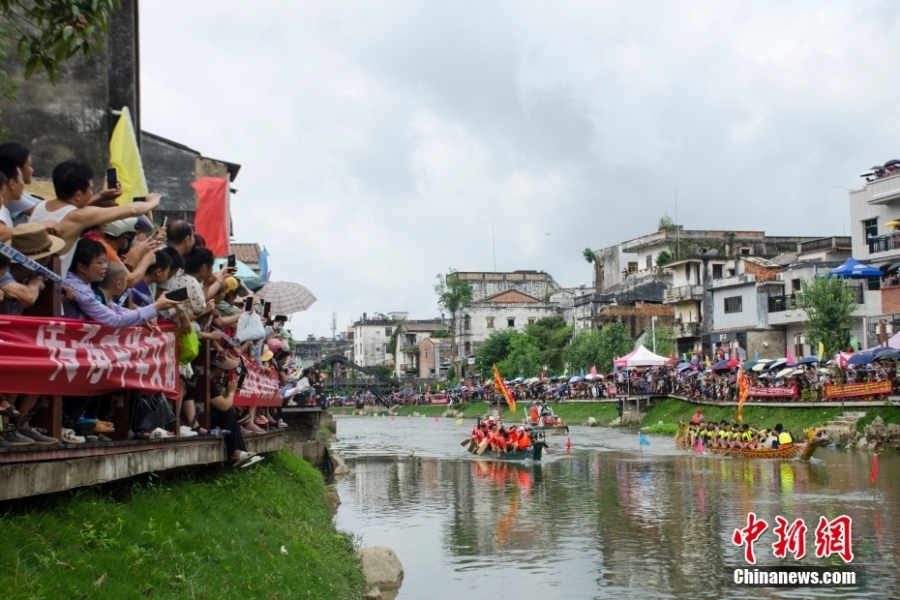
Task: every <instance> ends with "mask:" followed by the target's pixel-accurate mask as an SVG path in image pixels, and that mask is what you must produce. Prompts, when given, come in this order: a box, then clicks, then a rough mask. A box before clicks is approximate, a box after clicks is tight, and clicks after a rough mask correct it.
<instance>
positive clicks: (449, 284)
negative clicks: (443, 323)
mask: <svg viewBox="0 0 900 600" xmlns="http://www.w3.org/2000/svg"><path fill="white" fill-rule="evenodd" d="M455 274H456V269H450V272H449V273H447V274H446V275H437V276H436V277H437V280H438V281H437V283H436V284H434V293H435V294H437V297H438V308H440V309H441V310H442V311H444V312H448V313H450V332H451V334H452V336H453V338H454V342H453V344H452V346H453V347H452V348H451V349H450V352H451V354H452V355H453V356H456V354H457V353H456V350H455V346H456V342H455V338H456V312H457V311H458V310H459V309H460V308H462V305H463V304H465V303H466V302H471V301H472V284H470V283H469V282H468V281H465V280H462V279H460V278H459V277H456V275H455Z"/></svg>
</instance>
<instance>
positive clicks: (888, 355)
mask: <svg viewBox="0 0 900 600" xmlns="http://www.w3.org/2000/svg"><path fill="white" fill-rule="evenodd" d="M897 358H900V352H897V351H896V350H894V349H893V348H889V349H888V351H887V352H879V353H878V354H876V355H875V360H877V361H882V360H896V359H897Z"/></svg>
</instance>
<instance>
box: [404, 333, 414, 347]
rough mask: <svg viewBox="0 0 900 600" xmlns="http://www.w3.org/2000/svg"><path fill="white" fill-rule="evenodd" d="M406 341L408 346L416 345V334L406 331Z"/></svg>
mask: <svg viewBox="0 0 900 600" xmlns="http://www.w3.org/2000/svg"><path fill="white" fill-rule="evenodd" d="M406 343H407V344H408V345H410V346H415V345H416V334H414V333H407V334H406Z"/></svg>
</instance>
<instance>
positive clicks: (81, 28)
mask: <svg viewBox="0 0 900 600" xmlns="http://www.w3.org/2000/svg"><path fill="white" fill-rule="evenodd" d="M120 5H121V4H120V0H31V1H30V2H21V0H0V47H2V50H3V52H4V53H5V51H6V49H7V48H8V47H9V46H10V45H12V46H14V47H15V51H16V58H18V59H19V60H20V61H22V62H23V63H24V64H25V73H24V75H25V79H29V78H31V76H32V75H34V74H35V73H40V72H41V71H44V72H46V73H47V75H48V76H49V77H50V81H54V82H55V81H56V73H57V70H58V69H59V65H60V64H61V63H63V62H65V61H66V60H68V59H70V58H72V57H73V56H75V55H77V54H79V53H80V54H82V55H83V56H90V55H91V54H92V53H93V52H95V51H97V50H99V49H101V48H102V47H103V42H104V39H105V36H106V33H108V31H109V17H110V15H111V14H112V12H113V11H114V10H116V9H118V8H119V7H120ZM17 89H18V85H17V84H16V83H15V82H14V81H13V80H12V79H11V78H10V77H9V75H8V73H6V72H5V71H0V93H2V94H3V95H4V96H6V97H7V98H13V97H15V94H16V91H17Z"/></svg>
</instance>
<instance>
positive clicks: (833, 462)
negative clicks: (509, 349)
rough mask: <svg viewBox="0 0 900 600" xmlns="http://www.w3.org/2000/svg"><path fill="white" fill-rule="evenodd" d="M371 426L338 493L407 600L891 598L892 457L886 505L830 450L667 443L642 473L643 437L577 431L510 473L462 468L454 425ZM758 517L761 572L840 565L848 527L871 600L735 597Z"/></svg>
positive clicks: (350, 525)
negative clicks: (827, 548)
mask: <svg viewBox="0 0 900 600" xmlns="http://www.w3.org/2000/svg"><path fill="white" fill-rule="evenodd" d="M373 421H374V419H355V420H352V419H342V420H340V422H339V428H340V432H341V435H342V436H343V437H344V438H345V439H346V440H347V441H345V442H343V443H342V444H341V446H342V447H343V449H344V450H345V451H346V452H347V453H348V455H349V456H354V455H355V456H356V458H355V459H354V460H352V461H351V469H352V473H351V475H350V476H348V477H347V478H346V479H345V480H344V481H342V483H341V484H340V486H339V491H340V494H341V498H342V500H343V504H342V506H341V508H340V510H339V512H338V525H339V526H340V527H342V528H344V529H349V530H352V531H354V532H356V533H359V534H362V535H363V537H364V540H365V543H367V544H379V545H380V544H383V545H388V546H391V547H393V548H394V549H395V550H396V551H397V554H398V555H399V556H400V558H401V560H402V561H403V564H404V567H405V570H406V578H405V580H404V583H403V588H402V590H401V592H400V596H399V598H400V599H401V600H402V599H403V598H408V599H417V598H434V599H443V598H448V599H449V598H453V599H454V600H456V599H457V598H459V597H460V595H461V594H467V595H468V597H471V598H486V597H495V598H512V597H514V596H515V597H520V596H521V595H522V594H529V597H531V595H532V594H539V597H540V598H542V599H543V598H547V599H549V598H623V597H630V598H741V597H748V596H750V595H752V596H760V595H761V596H764V597H778V598H781V597H784V598H818V597H846V598H859V597H872V598H883V597H890V596H891V595H892V593H891V592H890V591H889V590H892V589H893V584H894V581H895V574H894V571H895V564H896V561H897V550H898V547H897V539H898V534H900V518H898V517H900V508H898V507H900V504H898V500H900V498H898V495H900V494H898V490H897V488H896V486H894V485H893V484H892V483H889V482H893V481H896V477H897V475H898V471H900V462H898V460H897V458H896V457H895V456H893V455H892V456H884V457H881V462H880V464H879V469H880V474H879V485H878V488H877V490H876V491H875V494H876V495H875V499H874V500H873V486H871V485H870V484H869V482H868V464H869V463H868V461H869V460H870V458H869V457H868V456H866V455H858V454H854V453H848V452H839V451H828V450H826V451H823V452H821V455H818V454H817V458H816V459H814V460H813V461H812V462H809V463H802V462H799V461H773V462H763V461H749V460H736V459H728V458H720V457H706V456H698V455H696V454H689V453H684V452H680V451H677V450H674V448H672V446H671V442H670V441H669V440H667V439H664V438H656V437H654V438H652V445H651V447H649V448H644V451H643V458H641V455H640V454H639V452H638V450H639V449H638V448H637V447H635V443H634V442H635V440H634V439H633V437H634V436H633V435H626V434H623V433H620V432H617V431H611V430H602V431H597V430H580V431H577V432H576V434H575V436H574V442H575V447H574V448H573V452H572V454H571V455H566V454H565V453H564V450H562V449H558V450H556V451H555V452H553V453H551V455H550V456H549V457H548V459H547V460H546V461H545V462H543V463H541V464H537V465H532V464H514V463H498V462H492V461H481V460H473V459H471V458H469V457H468V455H464V454H462V453H461V451H460V454H457V453H456V451H455V450H456V449H458V448H459V439H460V434H461V432H463V429H462V428H460V427H454V426H453V425H452V423H445V422H443V421H442V422H441V423H433V422H429V423H427V424H426V423H422V422H416V421H413V422H403V421H398V422H397V423H396V424H393V425H391V426H390V427H385V424H384V423H377V422H373ZM356 436H359V437H356ZM557 445H558V446H562V444H559V443H558V444H557ZM379 453H380V454H382V455H380V456H378V455H376V454H379ZM751 510H752V511H754V512H755V513H756V514H757V516H758V517H759V518H762V519H765V520H766V521H767V522H768V523H769V526H770V527H769V530H768V531H767V532H766V533H765V534H763V536H762V538H761V539H760V541H759V542H757V544H756V555H757V560H758V563H759V564H760V565H790V566H795V565H798V564H803V565H829V564H831V565H841V564H843V563H842V562H841V561H840V559H839V558H837V557H832V558H831V559H816V558H815V553H814V551H813V548H814V536H813V531H814V530H815V525H816V523H817V522H818V519H819V517H820V516H823V515H824V516H825V517H827V518H828V519H833V518H834V517H837V516H839V515H841V514H847V515H849V516H851V517H852V518H853V527H854V535H853V551H854V554H855V555H856V561H855V564H866V565H869V568H868V585H867V587H866V588H865V589H864V590H862V591H860V590H853V591H848V592H847V593H837V592H835V591H828V590H823V589H815V590H813V589H811V588H804V589H793V590H785V589H780V590H772V589H766V590H763V589H761V588H757V589H756V590H755V591H754V592H753V593H752V594H748V593H747V590H742V589H738V588H735V587H731V586H726V585H725V583H724V581H723V574H724V572H725V569H726V568H735V567H742V566H744V561H743V550H742V549H741V548H738V547H736V546H734V545H733V544H732V542H731V537H732V533H733V531H734V529H735V528H740V527H743V526H744V525H745V524H746V515H747V513H748V512H749V511H751ZM778 515H781V516H783V517H785V518H786V519H787V520H788V521H789V522H793V520H794V519H797V518H803V519H804V520H805V521H806V524H807V527H809V533H807V548H808V550H807V557H806V558H804V559H803V560H802V561H801V562H800V563H798V562H797V561H795V560H794V559H793V558H792V557H790V555H789V558H787V559H778V558H775V557H774V556H773V554H772V547H771V545H772V543H773V542H774V541H775V540H776V538H775V536H774V534H773V533H772V529H773V528H774V526H775V517H776V516H778Z"/></svg>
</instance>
